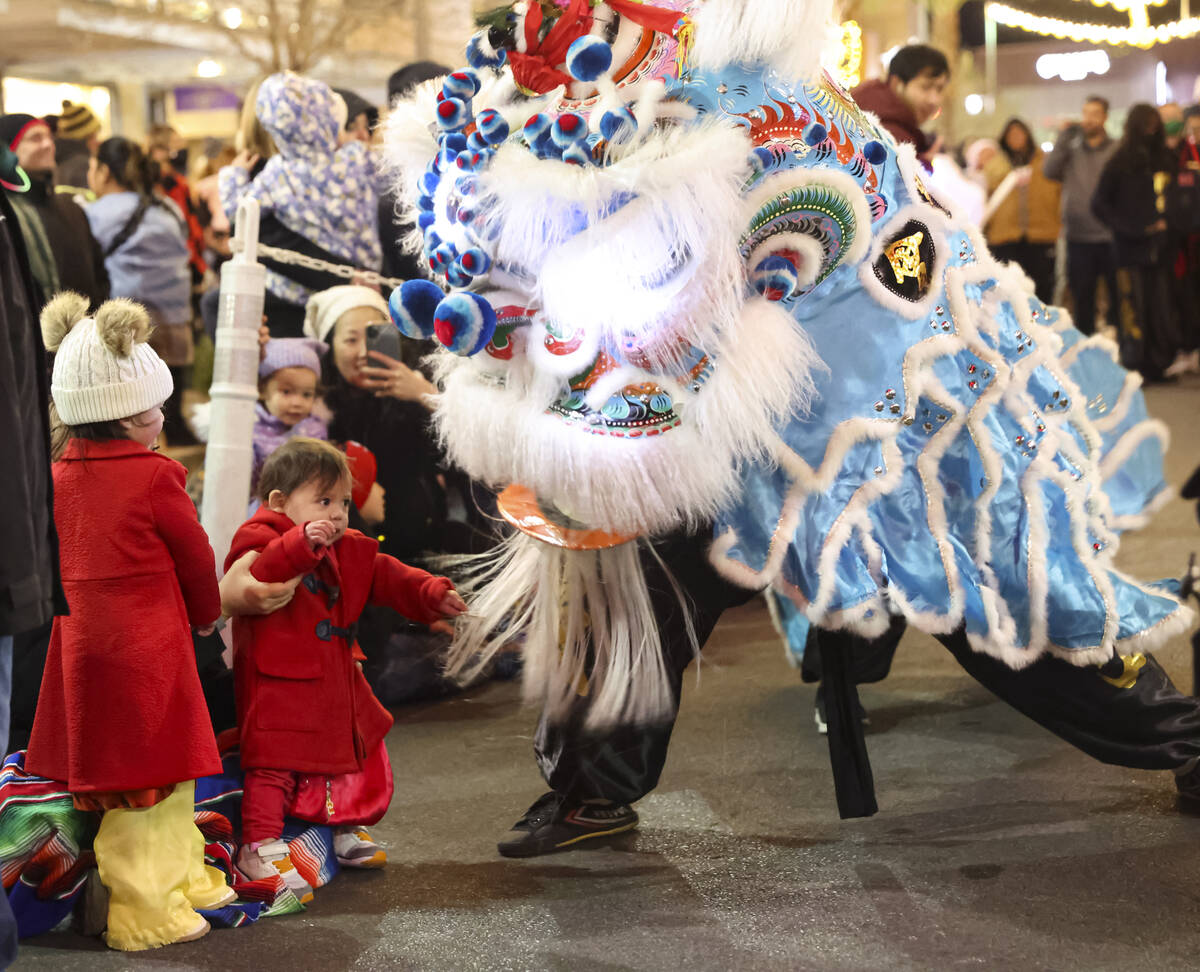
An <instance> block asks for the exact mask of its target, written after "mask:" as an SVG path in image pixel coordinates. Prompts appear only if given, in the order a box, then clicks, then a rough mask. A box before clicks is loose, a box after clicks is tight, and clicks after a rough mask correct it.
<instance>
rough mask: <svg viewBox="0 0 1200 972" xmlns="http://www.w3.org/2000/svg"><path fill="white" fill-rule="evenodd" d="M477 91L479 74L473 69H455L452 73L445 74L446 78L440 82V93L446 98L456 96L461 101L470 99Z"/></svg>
mask: <svg viewBox="0 0 1200 972" xmlns="http://www.w3.org/2000/svg"><path fill="white" fill-rule="evenodd" d="M478 91H479V75H477V74H476V73H475V72H474V71H467V70H463V71H455V72H454V73H453V74H450V75H447V77H446V80H445V81H443V82H442V94H444V95H445V96H446V98H447V99H450V98H458V99H460V100H461V101H470V100H471V99H472V98H474V97H475V95H476V93H477V92H478Z"/></svg>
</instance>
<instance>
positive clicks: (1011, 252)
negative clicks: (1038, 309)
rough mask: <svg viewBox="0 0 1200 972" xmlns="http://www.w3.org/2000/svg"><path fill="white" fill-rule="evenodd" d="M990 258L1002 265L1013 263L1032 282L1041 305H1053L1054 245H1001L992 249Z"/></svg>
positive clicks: (1022, 243)
mask: <svg viewBox="0 0 1200 972" xmlns="http://www.w3.org/2000/svg"><path fill="white" fill-rule="evenodd" d="M992 256H994V257H995V258H996V259H997V260H1000V261H1001V262H1003V263H1015V264H1016V265H1017V266H1019V267H1020V268H1021V269H1022V270H1024V271H1025V273H1026V274H1027V275H1028V276H1029V279H1030V280H1032V281H1033V289H1034V292H1035V293H1036V294H1037V297H1038V300H1040V301H1041V302H1042V303H1043V304H1053V303H1054V244H1053V243H1031V242H1029V240H1021V241H1020V242H1017V243H1002V244H1000V245H999V246H993V247H992Z"/></svg>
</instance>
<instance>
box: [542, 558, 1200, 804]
mask: <svg viewBox="0 0 1200 972" xmlns="http://www.w3.org/2000/svg"><path fill="white" fill-rule="evenodd" d="M655 546H656V549H657V550H658V553H659V555H660V556H661V557H662V559H663V562H664V563H665V564H666V566H667V569H668V570H670V571H671V573H672V574H673V575H674V577H675V580H676V582H677V583H678V584H679V585H680V587H681V588H682V589H683V591H684V592H685V594H686V596H687V598H688V599H689V601H690V603H691V604H692V605H693V612H694V616H693V623H694V625H695V630H696V635H697V638H698V640H699V642H700V644H701V645H702V646H703V644H704V642H705V641H706V640H707V639H708V637H709V635H711V634H712V631H713V629H714V628H715V627H716V624H717V620H718V619H719V618H720V615H721V613H722V612H723V611H724V610H725V609H726V608H728V607H733V606H735V605H736V604H739V603H743V602H745V601H746V600H748V599H749V598H750V597H752V596H754V595H753V593H752V592H748V591H745V590H742V589H738V588H734V587H731V586H730V585H729V584H727V583H726V582H725V581H724V580H723V579H722V578H720V577H719V576H718V575H717V574H716V573H715V572H714V571H713V570H712V568H711V567H710V566H709V564H708V560H707V557H706V556H705V549H706V546H707V538H701V537H698V536H676V537H672V538H671V539H669V540H667V541H664V542H661V543H658V544H656V545H655ZM646 574H647V584H648V586H649V589H650V597H651V601H652V603H653V604H654V607H655V613H656V616H657V617H658V619H659V631H660V634H661V637H662V641H663V646H664V657H665V658H666V661H667V665H668V669H669V671H670V674H671V679H672V686H673V688H674V690H675V699H676V705H678V700H679V694H680V688H681V686H682V681H683V673H684V671H685V670H686V669H687V667H688V666H689V665H690V664H691V663H692V660H693V652H692V648H691V645H690V644H689V642H688V639H687V636H686V634H685V631H686V626H685V624H684V622H683V618H682V615H681V613H680V606H679V603H678V601H677V600H676V598H675V595H674V593H673V592H672V590H671V585H670V583H669V582H668V581H667V579H666V577H665V576H664V575H663V573H662V570H661V569H660V568H659V567H658V565H657V563H655V562H654V561H653V558H646ZM903 631H904V628H903V625H902V624H901V625H893V627H892V629H890V630H889V631H888V632H887V633H885V634H884V635H883V636H882V638H881V639H878V640H879V641H880V642H881V644H878V645H872V644H871V643H869V642H864V644H863V645H860V646H858V651H857V652H856V653H852V654H851V655H850V656H843V657H854V655H855V654H857V655H858V656H859V657H861V658H864V659H869V660H870V662H869V663H868V665H869V666H870V665H874V666H875V671H878V665H879V663H880V660H881V659H883V658H885V657H886V658H887V659H888V660H889V662H890V655H891V653H892V652H893V651H894V649H895V645H896V644H897V643H898V642H899V639H900V636H901V635H902V634H903ZM822 638H832V642H833V643H832V644H830V645H829V646H828V648H831V649H834V650H837V649H838V648H839V647H845V646H844V644H843V643H844V642H845V640H846V639H847V638H850V639H851V640H855V641H862V640H863V639H854V638H853V636H848V635H846V633H844V632H837V633H830V632H820V633H819V634H818V636H817V640H818V644H819V643H820V641H821V639H822ZM938 640H939V641H941V643H942V644H943V645H944V646H945V647H946V648H947V650H948V651H949V652H950V653H951V654H952V655H953V656H954V658H955V660H956V661H957V662H958V663H959V664H960V665H961V666H962V667H963V668H964V669H965V670H966V671H967V673H968V674H969V675H971V677H972V678H974V679H975V680H976V681H978V682H979V683H980V684H981V685H983V686H984V687H985V688H987V689H988V690H989V691H991V692H992V693H993V694H995V695H996V696H997V697H998V698H1000V699H1001V700H1002V701H1004V702H1007V703H1008V704H1009V705H1011V706H1012V707H1013V708H1015V709H1016V710H1017V711H1019V712H1021V713H1023V714H1024V715H1026V716H1028V717H1029V718H1030V719H1032V720H1033V721H1034V722H1037V723H1038V724H1039V725H1041V726H1043V727H1044V728H1046V729H1048V730H1050V731H1051V732H1053V733H1054V734H1055V735H1057V736H1059V737H1060V738H1062V739H1064V740H1066V741H1067V742H1069V743H1071V744H1072V745H1073V746H1076V747H1077V748H1079V749H1081V750H1083V751H1084V752H1085V753H1087V754H1088V755H1090V756H1094V757H1095V758H1096V759H1098V760H1100V761H1101V762H1105V763H1111V764H1114V765H1118V766H1129V767H1133V768H1135V769H1160V770H1168V769H1169V770H1174V769H1178V768H1179V767H1181V766H1183V765H1184V764H1186V763H1187V762H1188V761H1189V760H1191V759H1193V758H1196V757H1200V699H1196V698H1193V697H1191V696H1188V695H1184V694H1183V693H1181V692H1180V691H1179V690H1178V689H1176V688H1175V686H1174V685H1173V684H1172V683H1171V680H1170V678H1169V677H1168V676H1167V674H1166V672H1165V671H1164V670H1163V669H1162V666H1161V665H1159V663H1158V662H1157V661H1156V660H1155V659H1154V658H1153V656H1150V655H1147V656H1145V664H1144V666H1143V667H1141V668H1140V669H1139V670H1137V671H1136V673H1134V674H1135V675H1136V678H1135V680H1133V681H1132V684H1130V685H1129V686H1128V687H1126V688H1121V687H1118V685H1116V684H1114V683H1113V682H1112V681H1109V680H1107V679H1106V677H1105V676H1106V675H1107V676H1108V677H1109V678H1114V677H1116V678H1118V680H1119V676H1120V675H1121V674H1122V673H1123V670H1124V666H1123V664H1122V662H1121V661H1120V659H1115V660H1114V662H1112V663H1110V665H1111V666H1113V670H1112V671H1109V670H1107V669H1105V670H1101V669H1100V668H1097V667H1096V666H1094V665H1088V666H1084V667H1079V666H1076V665H1071V664H1070V663H1068V662H1065V661H1062V660H1060V659H1058V658H1054V657H1052V656H1045V657H1043V658H1041V659H1040V660H1038V661H1037V662H1035V663H1034V664H1032V665H1030V666H1029V667H1028V668H1025V669H1022V670H1021V671H1014V670H1013V669H1011V668H1008V667H1007V666H1006V665H1004V664H1003V663H1002V662H1000V661H997V660H996V659H995V658H992V657H991V656H988V655H983V654H980V653H978V652H975V651H973V650H972V649H971V647H970V646H969V644H968V643H967V638H966V635H965V633H964V632H963V631H961V630H959V631H956V632H954V633H953V634H950V635H946V636H944V637H941V638H939V639H938ZM822 654H823V657H824V658H825V659H826V664H828V660H829V657H830V655H829V652H828V651H827V650H826V651H823V652H822ZM859 664H860V665H861V664H862V663H861V662H860V663H859ZM854 670H855V665H854V662H850V664H849V665H848V666H846V667H845V670H844V671H841V672H839V673H838V675H839V681H841V683H842V684H843V685H844V684H849V686H850V688H851V689H852V688H853V684H854V678H851V677H848V676H852V675H853V673H854ZM824 674H825V677H826V678H829V677H830V676H831V675H832V674H833V673H832V672H826V673H824ZM833 694H834V695H838V692H837V691H835V692H834V693H833ZM587 704H588V702H587V699H586V698H584V697H580V700H579V706H578V708H577V710H576V711H574V712H572V713H571V715H570V716H569V717H568V719H567V720H566V721H565V722H563V723H562V724H552V723H550V722H548V721H547V720H546V719H545V717H543V718H542V720H541V721H540V723H539V725H538V729H537V735H536V737H535V740H534V752H535V755H536V757H537V761H538V766H539V768H540V769H541V771H542V775H543V777H544V778H545V780H546V782H547V783H548V784H549V785H550V787H551V789H553V790H554V791H555V792H557V793H559V794H560V795H562V796H563V797H565V798H566V799H567V800H569V801H579V800H588V799H605V800H611V801H612V802H614V803H632V802H634V801H636V800H638V799H640V798H641V797H643V796H645V795H646V794H647V793H649V792H650V791H651V790H653V789H654V787H655V786H656V785H657V784H658V779H659V775H660V774H661V772H662V768H663V765H664V764H665V763H666V758H667V749H668V746H669V744H670V740H671V730H672V728H673V727H674V720H673V719H672V720H671V721H669V722H664V723H661V724H658V725H652V726H620V727H618V728H616V729H614V730H611V731H608V732H599V733H597V732H585V731H584V730H583V729H582V724H583V719H584V717H585V715H586V713H587ZM827 704H828V703H827ZM844 708H846V711H847V712H852V711H853V709H852V707H850V706H849V704H848V703H847V705H846V706H844ZM856 722H857V720H846V719H843V720H842V723H845V725H842V726H841V729H838V728H837V727H835V725H834V724H833V723H831V726H830V729H831V732H833V733H835V734H838V733H840V741H841V744H842V745H843V746H844V745H846V744H847V743H848V744H849V746H850V747H851V749H852V750H853V747H854V741H853V733H854V732H855V730H854V723H856ZM839 725H840V724H839ZM835 744H836V743H835V741H834V740H831V756H832V758H833V760H834V763H835V781H838V780H839V779H840V782H839V786H838V791H839V802H840V803H841V810H842V812H843V816H864V815H869V814H870V813H873V812H874V795H873V792H872V790H873V787H872V781H871V775H870V765H869V762H867V761H866V752H865V749H863V750H862V751H861V753H858V752H853V751H852V752H850V753H849V754H847V753H846V751H845V750H843V751H842V753H841V755H839V754H838V753H836V752H835V751H834V750H833V748H832V747H833V746H834V745H835ZM839 762H840V765H839ZM843 777H844V778H843ZM847 786H848V787H849V790H847V789H846V787H847ZM847 811H849V812H847Z"/></svg>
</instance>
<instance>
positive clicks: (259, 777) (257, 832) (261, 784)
mask: <svg viewBox="0 0 1200 972" xmlns="http://www.w3.org/2000/svg"><path fill="white" fill-rule="evenodd" d="M299 780H300V774H299V773H293V772H291V771H290V770H274V769H252V770H246V777H245V782H244V784H243V787H244V792H243V795H242V843H243V844H255V843H260V842H262V841H266V840H276V839H278V838H279V837H282V836H283V818H284V814H285V811H286V810H287V807H288V804H289V803H290V802H291V799H292V796H293V794H294V793H295V792H296V784H297V783H298V782H299Z"/></svg>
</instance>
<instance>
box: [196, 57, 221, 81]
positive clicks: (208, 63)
mask: <svg viewBox="0 0 1200 972" xmlns="http://www.w3.org/2000/svg"><path fill="white" fill-rule="evenodd" d="M224 73H225V65H223V64H222V63H221V62H220V61H214V60H213V59H212V58H210V57H206V58H205V59H204V60H203V61H201V62H200V63H199V64H197V65H196V77H198V78H219V77H220V76H221V75H222V74H224Z"/></svg>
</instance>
